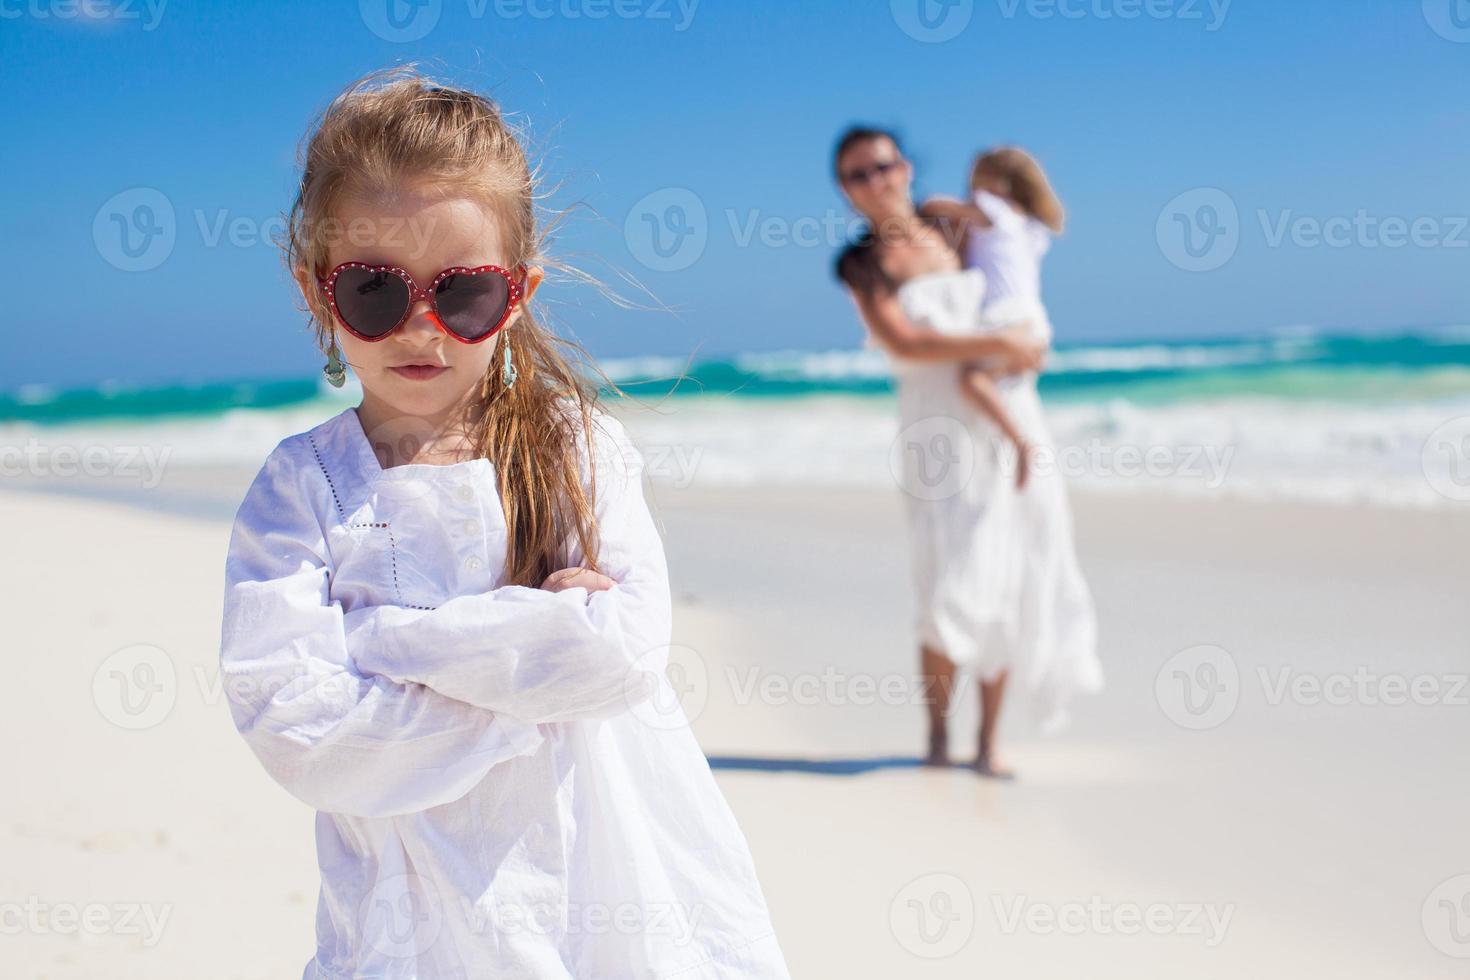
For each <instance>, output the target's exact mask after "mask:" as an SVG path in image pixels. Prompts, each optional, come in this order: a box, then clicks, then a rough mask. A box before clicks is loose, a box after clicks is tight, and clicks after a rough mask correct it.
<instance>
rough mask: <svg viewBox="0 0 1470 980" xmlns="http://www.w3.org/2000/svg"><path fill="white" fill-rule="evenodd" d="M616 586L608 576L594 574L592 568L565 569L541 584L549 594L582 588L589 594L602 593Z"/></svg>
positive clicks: (599, 573)
mask: <svg viewBox="0 0 1470 980" xmlns="http://www.w3.org/2000/svg"><path fill="white" fill-rule="evenodd" d="M616 584H617V583H616V582H614V581H613V580H612V579H610V578H608V577H607V576H606V575H603V574H602V573H601V572H594V571H593V570H592V569H590V568H563V569H561V570H560V571H557V572H552V573H551V574H550V575H548V576H546V581H545V582H542V583H541V588H543V589H545V590H546V591H547V592H561V591H564V590H566V589H575V588H578V587H579V586H580V587H581V588H584V589H586V590H587V591H588V592H601V591H603V590H604V589H610V588H612V587H613V586H614V585H616Z"/></svg>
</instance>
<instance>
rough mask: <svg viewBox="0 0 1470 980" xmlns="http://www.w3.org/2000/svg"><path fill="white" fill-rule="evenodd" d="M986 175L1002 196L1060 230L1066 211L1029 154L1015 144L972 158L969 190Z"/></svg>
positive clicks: (1057, 230) (975, 186)
mask: <svg viewBox="0 0 1470 980" xmlns="http://www.w3.org/2000/svg"><path fill="white" fill-rule="evenodd" d="M986 177H989V178H991V179H993V180H995V181H997V182H998V183H999V184H1000V185H1001V187H1002V188H1003V192H1002V196H1003V197H1008V198H1010V199H1011V200H1012V201H1014V202H1016V204H1017V205H1018V206H1019V207H1020V208H1021V210H1022V211H1025V212H1026V213H1027V214H1029V215H1031V217H1033V218H1035V219H1036V220H1038V221H1040V222H1041V223H1042V224H1044V225H1046V226H1047V227H1048V228H1050V229H1051V230H1052V231H1054V232H1056V233H1057V234H1059V235H1060V234H1061V233H1062V225H1063V224H1065V222H1066V217H1067V216H1066V212H1065V211H1064V210H1063V209H1062V202H1061V201H1060V200H1058V199H1057V195H1056V192H1055V191H1053V190H1052V188H1051V182H1050V181H1048V180H1047V179H1046V172H1045V171H1044V170H1042V169H1041V164H1039V163H1037V162H1036V158H1035V157H1033V156H1032V155H1031V154H1029V153H1027V152H1026V151H1025V150H1023V149H1021V148H1020V147H1016V146H1003V147H1000V148H998V149H994V150H986V151H985V152H984V153H981V154H980V155H979V156H978V157H976V158H975V167H974V169H973V170H972V171H971V174H970V189H971V190H974V189H975V188H977V187H978V186H979V185H980V182H981V180H982V179H983V178H986Z"/></svg>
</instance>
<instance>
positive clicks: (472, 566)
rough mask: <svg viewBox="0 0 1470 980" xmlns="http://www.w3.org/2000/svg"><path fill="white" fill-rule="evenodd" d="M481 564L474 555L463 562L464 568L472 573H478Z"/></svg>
mask: <svg viewBox="0 0 1470 980" xmlns="http://www.w3.org/2000/svg"><path fill="white" fill-rule="evenodd" d="M481 564H483V563H482V562H481V561H480V559H479V558H477V557H475V556H474V555H470V556H469V557H468V558H466V559H465V560H464V567H465V568H468V569H469V570H470V571H472V572H478V571H479V570H480V565H481Z"/></svg>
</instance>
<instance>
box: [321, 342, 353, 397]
mask: <svg viewBox="0 0 1470 980" xmlns="http://www.w3.org/2000/svg"><path fill="white" fill-rule="evenodd" d="M322 374H325V375H326V376H327V384H329V385H331V386H332V387H333V388H340V387H342V383H343V382H344V381H346V380H347V367H346V365H344V364H343V363H342V354H341V352H340V351H338V350H337V331H335V330H333V331H332V345H331V346H330V347H328V348H327V365H326V367H324V368H322Z"/></svg>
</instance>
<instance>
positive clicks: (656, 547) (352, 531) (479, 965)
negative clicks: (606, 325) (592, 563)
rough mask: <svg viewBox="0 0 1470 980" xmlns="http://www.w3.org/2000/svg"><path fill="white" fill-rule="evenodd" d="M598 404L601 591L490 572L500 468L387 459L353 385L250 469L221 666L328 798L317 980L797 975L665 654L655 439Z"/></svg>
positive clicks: (499, 524)
mask: <svg viewBox="0 0 1470 980" xmlns="http://www.w3.org/2000/svg"><path fill="white" fill-rule="evenodd" d="M599 421H600V423H601V425H600V428H599V430H598V434H597V450H596V457H595V466H594V465H592V464H591V463H589V461H588V460H586V459H583V461H582V479H583V482H584V484H585V483H586V482H587V480H588V478H589V476H592V475H594V474H595V478H596V491H597V492H596V512H597V514H598V518H599V521H600V526H601V538H600V544H599V549H598V557H599V561H600V563H601V565H602V569H603V571H604V572H605V573H606V574H607V575H609V576H610V577H611V578H612V579H614V581H615V582H616V583H617V584H616V585H614V586H613V587H612V588H610V589H607V590H604V591H599V592H593V593H589V592H588V591H587V590H586V589H585V588H574V589H567V590H565V591H562V592H556V593H553V592H548V591H543V590H540V589H534V588H526V587H523V586H518V585H502V584H500V582H501V577H502V575H503V572H504V558H505V547H506V524H505V518H504V513H503V511H502V509H501V506H500V499H499V495H498V494H497V492H496V485H495V473H494V465H493V464H492V463H491V462H490V461H489V460H486V459H475V460H469V461H465V462H460V463H455V464H452V465H448V466H435V465H427V464H410V465H406V466H397V467H393V468H391V469H388V470H383V469H382V468H381V467H380V465H379V463H378V460H377V457H376V456H375V454H374V452H373V449H372V446H371V444H370V443H369V441H368V438H367V435H366V434H365V433H364V432H363V429H362V425H361V422H360V421H359V419H358V416H357V412H356V410H355V409H353V408H348V409H346V410H344V411H343V412H341V413H340V414H338V415H337V416H335V417H333V418H331V419H328V420H327V421H325V422H323V423H321V424H320V425H318V426H316V427H315V428H313V429H311V430H309V431H307V432H303V433H299V434H297V435H294V436H291V437H289V438H287V439H284V440H282V441H281V442H280V443H279V444H278V445H277V446H276V448H275V449H274V450H273V451H272V452H271V454H270V456H269V457H268V458H267V459H266V462H265V465H264V467H263V468H262V469H261V471H260V473H259V475H257V476H256V478H255V480H254V482H253V483H252V484H251V486H250V489H249V491H248V492H247V494H246V497H245V500H244V502H243V503H242V504H241V505H240V510H239V513H238V514H237V516H236V518H235V523H234V527H233V530H232V532H231V536H230V544H229V553H228V557H227V559H226V564H225V580H226V581H225V596H224V623H223V630H222V638H221V647H220V672H221V679H222V682H223V686H224V690H225V692H226V694H227V695H228V697H229V707H230V713H231V716H232V719H233V721H234V723H235V726H236V728H237V729H238V730H239V732H240V734H241V735H243V736H244V738H245V741H246V743H247V744H248V745H249V746H250V748H251V750H252V751H253V752H254V753H255V755H256V756H257V757H258V758H259V760H260V762H261V763H262V764H263V765H264V767H265V769H266V771H267V772H268V773H269V774H270V775H271V776H272V777H273V778H274V779H275V780H276V781H277V782H279V783H280V784H281V785H282V786H283V787H284V788H285V789H286V790H288V791H289V792H290V793H291V794H292V795H294V796H295V797H297V798H298V799H300V800H301V801H302V802H304V803H306V804H307V805H309V806H311V807H314V808H315V809H316V810H317V811H318V812H317V814H316V845H317V859H318V863H319V865H320V870H321V891H320V894H319V897H318V902H317V917H316V935H317V952H316V955H315V958H314V959H312V960H311V962H310V963H308V964H307V966H306V969H305V972H304V974H303V977H304V980H359V978H375V980H388V978H392V980H440V978H450V977H453V978H465V980H480V978H484V977H506V978H512V977H513V978H537V980H543V978H578V980H581V978H586V977H598V978H603V977H608V978H633V977H638V978H645V977H646V978H654V977H658V978H672V977H677V978H679V980H696V978H699V980H703V978H720V980H757V978H760V980H767V978H772V977H776V978H785V977H787V976H788V973H787V969H786V966H785V962H784V959H783V956H782V952H781V949H780V947H779V946H778V944H777V942H776V936H775V934H774V932H773V930H772V927H771V922H770V918H769V916H768V913H767V909H766V904H765V900H764V897H763V896H762V894H761V889H760V886H759V884H758V883H757V880H756V875H755V869H754V865H753V862H752V860H751V855H750V851H749V849H748V848H747V845H746V841H745V838H744V836H743V835H742V834H741V831H740V828H739V826H738V825H737V824H736V822H735V818H734V816H733V815H732V813H731V811H730V808H729V806H728V805H727V804H726V802H725V799H724V797H723V796H722V795H721V793H720V790H719V788H718V786H717V785H716V784H715V781H714V778H713V776H712V774H711V773H710V769H709V764H708V762H707V761H706V760H705V757H704V755H703V753H702V752H701V751H700V748H699V745H698V743H697V742H696V741H695V738H694V735H693V733H692V732H691V731H690V729H689V726H688V722H687V720H686V718H685V716H684V713H683V709H682V707H681V706H680V703H679V700H678V698H677V696H676V695H675V693H674V691H673V689H672V687H671V686H670V684H669V681H668V679H667V678H666V677H665V674H664V671H665V666H666V663H667V660H668V656H669V640H670V630H671V622H672V618H671V603H670V596H669V583H668V574H667V569H666V565H665V559H664V552H663V545H662V542H661V540H660V539H659V535H658V531H657V529H656V528H655V525H654V523H653V520H652V517H651V515H650V513H649V510H648V507H647V505H646V504H645V502H644V498H643V489H642V465H641V464H642V457H641V456H640V455H639V453H638V451H637V449H635V448H634V447H633V445H632V443H631V442H630V441H629V439H628V437H627V434H626V433H625V431H624V430H623V427H622V425H621V424H620V423H619V422H618V421H617V420H616V419H615V418H613V417H611V416H606V415H602V416H600V418H599ZM582 559H583V555H582V554H581V551H580V549H579V548H578V547H577V546H576V544H575V538H574V536H573V537H572V538H571V555H570V562H569V564H570V565H575V564H580V563H581V562H582ZM247 914H248V910H247Z"/></svg>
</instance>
